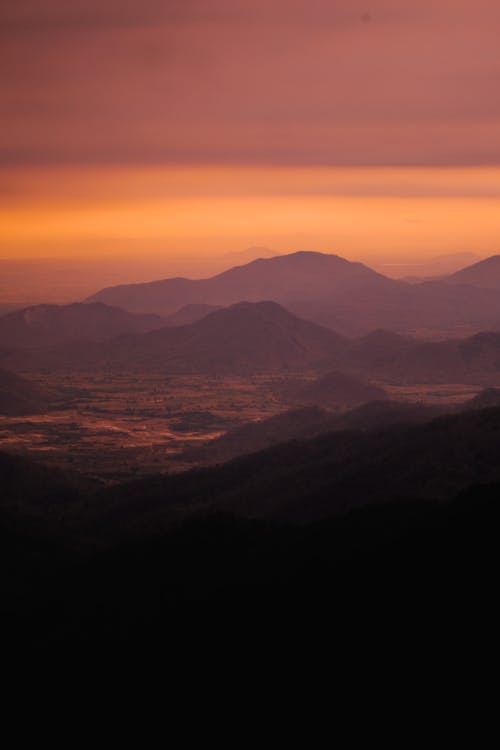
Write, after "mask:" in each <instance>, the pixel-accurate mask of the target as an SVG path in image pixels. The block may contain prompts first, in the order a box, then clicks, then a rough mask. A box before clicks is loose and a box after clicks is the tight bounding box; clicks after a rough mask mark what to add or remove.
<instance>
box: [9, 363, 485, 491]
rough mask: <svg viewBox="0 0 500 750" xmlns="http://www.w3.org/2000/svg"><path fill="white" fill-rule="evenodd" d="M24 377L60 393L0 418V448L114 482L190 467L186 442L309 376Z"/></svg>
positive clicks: (410, 396) (253, 415) (193, 444)
mask: <svg viewBox="0 0 500 750" xmlns="http://www.w3.org/2000/svg"><path fill="white" fill-rule="evenodd" d="M30 378H31V380H32V381H33V382H34V384H35V385H37V386H38V387H39V388H41V389H43V390H47V391H51V392H59V393H62V394H66V395H65V397H64V398H62V399H60V400H59V401H58V402H56V403H54V405H53V406H52V408H50V409H49V410H47V411H46V412H44V413H38V414H26V415H23V416H6V415H0V450H3V451H7V452H9V453H16V454H21V455H26V456H30V457H31V458H33V459H35V460H37V461H40V462H42V463H44V464H47V465H49V466H53V467H59V468H64V469H71V470H72V471H76V472H78V473H81V474H83V475H84V476H86V477H88V478H91V479H94V480H97V481H99V482H105V483H116V482H122V481H126V480H130V479H136V478H140V477H143V476H148V475H151V474H154V473H165V472H169V473H170V472H179V471H183V470H185V469H188V468H191V467H192V466H193V465H196V463H197V461H196V458H194V459H193V456H195V455H196V454H195V453H194V452H193V449H197V448H200V447H202V446H205V445H206V444H207V443H208V442H209V441H210V440H212V439H214V438H217V437H219V436H221V435H223V434H224V433H226V432H227V431H228V430H231V429H234V428H235V427H238V426H239V425H242V424H247V423H250V422H255V421H260V420H265V419H267V418H269V417H272V416H274V415H276V414H279V413H282V412H285V411H287V410H288V409H290V404H289V403H288V402H287V400H286V398H285V396H284V394H285V393H286V385H287V384H288V383H289V382H290V381H293V382H294V383H297V382H298V383H301V382H302V383H303V384H304V385H307V384H308V383H311V381H313V380H314V378H315V373H314V372H306V373H304V372H301V373H297V374H295V375H294V374H293V373H287V374H286V375H283V374H275V373H271V374H258V375H253V376H247V377H240V376H234V375H232V376H229V375H219V376H201V375H175V376H170V377H165V376H162V375H159V374H156V373H154V374H144V375H142V374H141V375H137V374H130V373H127V372H125V373H123V374H113V375H112V376H111V375H108V374H103V373H98V374H96V373H94V372H92V373H80V372H73V371H71V372H68V373H64V372H56V373H49V374H40V373H38V374H33V373H30ZM499 384H500V378H499ZM384 388H385V390H386V392H387V394H388V396H389V397H390V399H393V400H396V401H404V402H408V403H413V404H415V403H420V402H423V403H426V404H429V405H435V406H442V407H446V406H448V405H449V406H450V407H451V406H453V405H455V404H459V403H461V402H463V401H466V400H467V399H469V398H471V397H472V396H474V395H475V394H476V393H478V392H479V391H480V390H481V387H480V386H479V385H474V384H462V383H449V384H427V383H424V384H420V385H408V386H404V385H390V386H384ZM342 410H343V409H342V407H338V408H337V412H340V411H342ZM283 439H284V440H285V439H286V435H284V436H283ZM185 454H186V455H185ZM188 455H189V459H188V458H187V456H188Z"/></svg>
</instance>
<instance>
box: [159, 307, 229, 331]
mask: <svg viewBox="0 0 500 750" xmlns="http://www.w3.org/2000/svg"><path fill="white" fill-rule="evenodd" d="M216 310H219V307H218V306H217V305H185V306H184V307H181V309H180V310H177V312H175V313H172V315H168V316H167V317H166V318H164V325H166V326H172V327H176V326H187V325H189V324H190V323H196V321H198V320H201V319H202V318H206V316H207V315H209V314H210V313H212V312H215V311H216Z"/></svg>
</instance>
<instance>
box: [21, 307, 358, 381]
mask: <svg viewBox="0 0 500 750" xmlns="http://www.w3.org/2000/svg"><path fill="white" fill-rule="evenodd" d="M346 347H347V342H346V340H345V339H344V338H343V337H341V336H339V335H337V334H335V333H334V332H333V331H330V330H328V329H326V328H322V327H320V326H317V325H316V324H315V323H311V322H309V321H305V320H300V319H299V318H297V317H295V316H294V315H292V314H291V313H289V312H287V311H286V310H285V309H284V308H282V307H280V306H279V305H277V304H276V303H274V302H259V303H249V302H242V303H239V304H237V305H233V306H231V307H228V308H223V309H221V310H217V311H216V312H213V313H211V314H209V315H207V316H206V317H205V318H203V319H202V320H199V321H197V322H196V323H192V324H191V325H187V326H181V327H177V328H169V327H166V328H162V329H159V330H156V331H151V332H149V333H145V334H138V335H131V336H120V337H117V338H114V339H112V340H111V341H107V342H106V343H105V344H104V343H96V342H81V341H74V342H69V343H66V344H62V345H60V346H56V347H52V348H45V349H40V350H37V351H35V350H32V351H24V352H21V351H17V352H14V353H11V355H10V356H9V357H8V358H7V361H8V362H9V364H10V366H15V367H17V368H26V369H37V368H40V367H42V368H49V369H51V368H52V369H57V368H69V369H76V370H78V369H84V370H88V369H102V368H122V367H126V368H127V369H128V370H156V371H158V370H161V371H164V372H166V373H200V372H202V373H237V374H251V373H256V372H271V371H286V370H304V369H308V368H309V369H310V368H315V367H322V366H323V364H324V363H329V364H330V365H332V364H334V363H335V361H336V359H337V357H344V356H345V350H346Z"/></svg>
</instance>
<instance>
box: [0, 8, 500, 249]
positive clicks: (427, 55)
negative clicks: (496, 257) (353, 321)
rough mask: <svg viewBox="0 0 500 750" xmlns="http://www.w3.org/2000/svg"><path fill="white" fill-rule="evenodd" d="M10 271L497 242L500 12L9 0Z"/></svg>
mask: <svg viewBox="0 0 500 750" xmlns="http://www.w3.org/2000/svg"><path fill="white" fill-rule="evenodd" d="M0 21H1V24H0V42H1V50H2V52H1V54H2V65H1V66H0V114H1V116H2V123H3V126H2V129H1V132H0V259H2V258H4V259H5V258H28V257H31V258H43V257H61V258H77V257H83V256H88V257H95V258H99V257H103V256H113V255H114V256H116V257H123V258H125V257H135V258H141V257H142V256H144V257H153V256H164V257H171V258H174V257H178V256H182V255H186V256H188V255H189V256H193V257H194V256H200V257H207V256H210V255H214V256H215V255H220V254H221V253H222V254H223V253H225V252H231V251H237V250H241V249H243V248H245V247H248V246H251V245H264V246H267V247H271V248H275V249H276V250H277V251H284V250H296V249H316V250H323V251H331V252H337V253H339V254H341V255H346V256H347V257H355V258H363V259H368V260H369V259H370V258H371V257H373V258H376V257H379V256H381V255H383V256H384V257H388V256H390V257H395V258H401V259H404V258H405V257H410V256H412V257H415V254H421V255H422V257H426V256H431V255H435V254H437V253H438V254H443V253H447V252H456V251H473V252H475V253H478V254H480V255H487V254H491V253H493V252H500V210H499V208H500V205H499V199H500V166H499V165H500V96H499V91H500V55H499V54H498V39H499V38H500V4H499V3H498V2H496V0H432V2H431V1H430V0H428V1H427V0H418V2H417V0H411V1H410V0H397V1H396V0H372V1H371V2H366V1H365V0H336V2H331V1H330V0H266V1H265V2H264V0H182V1H181V0H169V1H168V2H165V0H143V1H142V2H141V3H139V2H135V1H134V2H131V1H129V0H120V1H118V0H99V1H98V0H75V1H74V2H72V3H67V2H65V1H64V0H45V2H44V3H43V4H41V3H40V2H38V1H37V0H23V2H19V0H3V2H2V4H1V7H0Z"/></svg>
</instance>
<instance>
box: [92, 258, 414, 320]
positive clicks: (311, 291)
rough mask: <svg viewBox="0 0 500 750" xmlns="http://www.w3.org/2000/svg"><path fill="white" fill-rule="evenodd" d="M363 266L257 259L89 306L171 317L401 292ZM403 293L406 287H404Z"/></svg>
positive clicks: (114, 294)
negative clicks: (206, 309)
mask: <svg viewBox="0 0 500 750" xmlns="http://www.w3.org/2000/svg"><path fill="white" fill-rule="evenodd" d="M399 288H400V283H399V282H396V281H392V280H391V279H387V278H386V277H385V276H382V275H381V274H379V273H377V272H376V271H372V270H371V269H370V268H368V267H367V266H364V265H363V264H362V263H351V262H349V261H347V260H344V259H343V258H340V257H339V256H337V255H325V254H323V253H314V252H297V253H292V254H291V255H282V256H276V257H274V258H259V259H257V260H254V261H252V262H251V263H247V264H246V265H243V266H236V267H234V268H231V269H229V270H227V271H224V272H223V273H220V274H217V275H216V276H213V277H211V278H208V279H199V280H190V279H184V278H177V279H164V280H162V281H153V282H150V283H147V284H128V285H123V286H116V287H110V288H108V289H104V290H102V291H101V292H98V293H97V294H95V295H94V296H93V297H90V298H89V300H90V301H100V302H104V303H106V304H112V305H118V306H120V307H123V308H124V309H127V310H131V311H134V312H156V313H158V314H161V315H165V314H171V313H173V312H175V311H176V310H178V309H179V308H180V307H181V306H183V305H187V304H205V305H206V304H208V305H217V306H228V305H231V304H234V303H236V302H240V301H242V300H247V301H250V302H260V301H264V300H273V301H276V302H280V303H282V304H286V303H287V302H288V303H290V302H300V301H303V300H314V299H315V298H318V297H319V298H320V299H323V300H330V299H331V297H332V295H336V296H337V295H338V298H339V300H340V299H343V300H347V299H348V298H349V295H350V294H352V293H353V291H354V290H356V291H358V292H360V293H361V292H362V291H364V292H365V293H368V292H369V291H370V292H371V293H374V291H375V290H376V292H378V295H379V296H380V299H381V298H382V297H381V295H382V294H383V291H386V292H387V291H388V290H389V289H399ZM401 288H404V285H402V287H401Z"/></svg>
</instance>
